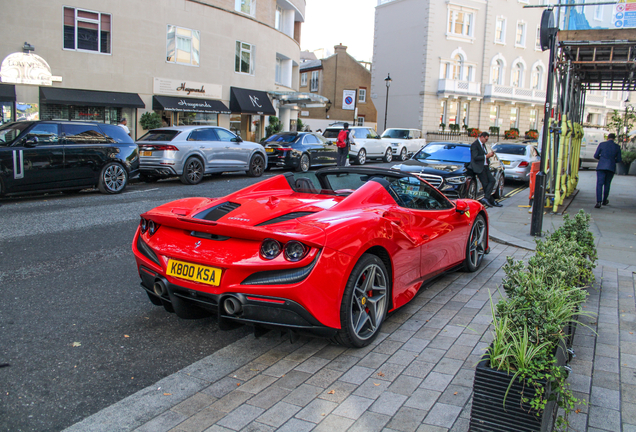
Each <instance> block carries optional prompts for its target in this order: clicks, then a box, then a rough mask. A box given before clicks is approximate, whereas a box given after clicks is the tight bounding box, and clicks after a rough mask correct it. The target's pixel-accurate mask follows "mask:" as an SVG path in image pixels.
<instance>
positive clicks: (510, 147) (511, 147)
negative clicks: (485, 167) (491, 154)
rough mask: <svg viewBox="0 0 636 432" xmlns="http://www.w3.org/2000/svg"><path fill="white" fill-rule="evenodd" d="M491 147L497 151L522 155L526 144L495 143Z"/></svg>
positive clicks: (524, 152)
mask: <svg viewBox="0 0 636 432" xmlns="http://www.w3.org/2000/svg"><path fill="white" fill-rule="evenodd" d="M492 149H493V150H494V151H495V152H497V153H502V154H509V155H517V156H523V155H525V154H526V146H522V145H515V144H495V145H494V146H493V147H492Z"/></svg>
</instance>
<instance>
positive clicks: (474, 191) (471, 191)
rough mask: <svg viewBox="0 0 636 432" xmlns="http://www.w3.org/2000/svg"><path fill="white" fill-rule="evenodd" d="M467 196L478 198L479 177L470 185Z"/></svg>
mask: <svg viewBox="0 0 636 432" xmlns="http://www.w3.org/2000/svg"><path fill="white" fill-rule="evenodd" d="M466 198H470V199H474V200H476V199H477V179H472V180H471V182H470V185H469V186H468V192H467V193H466Z"/></svg>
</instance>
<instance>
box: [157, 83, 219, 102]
mask: <svg viewBox="0 0 636 432" xmlns="http://www.w3.org/2000/svg"><path fill="white" fill-rule="evenodd" d="M152 91H153V93H154V94H157V95H166V96H181V97H189V98H203V99H221V97H222V93H223V86H222V85H220V84H209V83H200V82H195V81H186V80H173V79H167V78H155V79H154V81H153V86H152Z"/></svg>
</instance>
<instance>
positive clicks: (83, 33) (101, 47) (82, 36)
mask: <svg viewBox="0 0 636 432" xmlns="http://www.w3.org/2000/svg"><path fill="white" fill-rule="evenodd" d="M110 33H111V31H110V14H104V13H101V12H93V11H88V10H82V9H75V8H68V7H65V8H64V49H68V50H76V51H92V52H98V53H103V54H110V53H111V51H110V50H111V47H110V40H111V39H110Z"/></svg>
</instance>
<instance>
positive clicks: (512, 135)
mask: <svg viewBox="0 0 636 432" xmlns="http://www.w3.org/2000/svg"><path fill="white" fill-rule="evenodd" d="M504 137H505V138H506V139H517V138H519V129H516V128H511V129H508V130H507V131H504Z"/></svg>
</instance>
